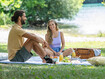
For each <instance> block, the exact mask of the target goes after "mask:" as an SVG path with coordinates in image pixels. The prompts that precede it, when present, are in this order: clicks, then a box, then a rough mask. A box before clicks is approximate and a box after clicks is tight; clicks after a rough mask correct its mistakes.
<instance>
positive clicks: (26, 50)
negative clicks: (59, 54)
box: [8, 10, 55, 63]
mask: <svg viewBox="0 0 105 79" xmlns="http://www.w3.org/2000/svg"><path fill="white" fill-rule="evenodd" d="M26 19H27V18H26V14H25V12H24V11H23V10H17V11H16V12H15V13H14V15H13V16H12V17H11V21H13V22H15V24H14V25H13V26H12V28H11V30H10V33H9V37H8V59H9V60H10V61H15V62H24V61H26V60H28V59H29V58H30V57H31V56H32V55H33V54H32V53H31V50H32V49H33V50H34V51H35V52H36V53H37V54H38V55H39V56H40V57H41V59H42V60H43V62H46V63H55V62H54V61H53V60H52V59H51V58H49V57H48V56H47V55H46V52H45V51H44V49H43V47H41V46H40V44H39V43H41V44H42V45H43V46H47V43H46V41H44V40H43V39H42V38H41V37H38V36H37V35H35V34H32V33H28V32H26V31H24V30H23V29H22V25H23V24H25V21H26ZM24 38H27V40H26V42H25V43H24Z"/></svg>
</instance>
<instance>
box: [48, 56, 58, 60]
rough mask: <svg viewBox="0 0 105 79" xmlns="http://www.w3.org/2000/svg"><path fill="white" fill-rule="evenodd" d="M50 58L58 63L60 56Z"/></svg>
mask: <svg viewBox="0 0 105 79" xmlns="http://www.w3.org/2000/svg"><path fill="white" fill-rule="evenodd" d="M50 58H52V59H53V60H54V61H58V60H59V57H58V56H50Z"/></svg>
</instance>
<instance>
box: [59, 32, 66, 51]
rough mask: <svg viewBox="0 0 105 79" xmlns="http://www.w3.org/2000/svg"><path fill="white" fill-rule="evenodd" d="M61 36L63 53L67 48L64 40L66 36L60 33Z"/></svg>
mask: <svg viewBox="0 0 105 79" xmlns="http://www.w3.org/2000/svg"><path fill="white" fill-rule="evenodd" d="M60 35H61V43H62V46H61V50H60V51H59V52H62V51H63V49H64V47H65V39H64V35H63V32H60Z"/></svg>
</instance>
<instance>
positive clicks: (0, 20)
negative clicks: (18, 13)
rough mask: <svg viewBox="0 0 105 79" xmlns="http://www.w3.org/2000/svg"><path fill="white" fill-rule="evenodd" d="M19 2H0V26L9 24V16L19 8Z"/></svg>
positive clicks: (17, 0) (9, 0)
mask: <svg viewBox="0 0 105 79" xmlns="http://www.w3.org/2000/svg"><path fill="white" fill-rule="evenodd" d="M21 3H22V1H21V0H0V25H6V24H10V23H11V21H10V16H11V14H12V13H13V12H14V11H15V10H17V9H19V8H20V6H21Z"/></svg>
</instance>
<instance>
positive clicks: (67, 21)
mask: <svg viewBox="0 0 105 79" xmlns="http://www.w3.org/2000/svg"><path fill="white" fill-rule="evenodd" d="M104 2H105V1H104V0H0V53H7V41H8V33H9V31H10V28H11V26H12V24H13V23H12V22H11V16H12V15H13V13H14V12H15V11H16V10H25V12H26V16H27V22H26V24H25V25H24V26H23V29H24V30H26V31H28V32H32V33H35V34H37V35H39V36H41V37H43V38H44V35H45V34H46V29H47V28H46V23H47V21H48V20H50V19H54V20H56V21H57V23H58V26H59V29H60V31H63V32H64V35H65V41H66V46H65V49H66V48H70V47H72V48H100V49H101V50H102V52H101V53H102V56H105V49H104V48H105V29H104V26H105V22H104V21H105V6H104V5H105V4H104ZM32 52H33V51H32ZM33 53H34V52H33ZM34 55H36V54H34ZM17 70H18V71H17ZM104 70H105V68H104V66H98V67H96V66H73V65H66V66H65V65H62V66H57V65H44V66H43V65H40V66H39V65H18V64H15V65H13V64H0V74H1V75H0V78H1V79H24V78H25V79H29V78H30V79H70V78H71V79H91V78H92V79H104V73H105V71H104ZM1 71H2V72H1ZM52 71H53V72H52ZM13 72H14V73H13ZM87 74H89V75H87ZM40 75H41V76H40Z"/></svg>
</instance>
